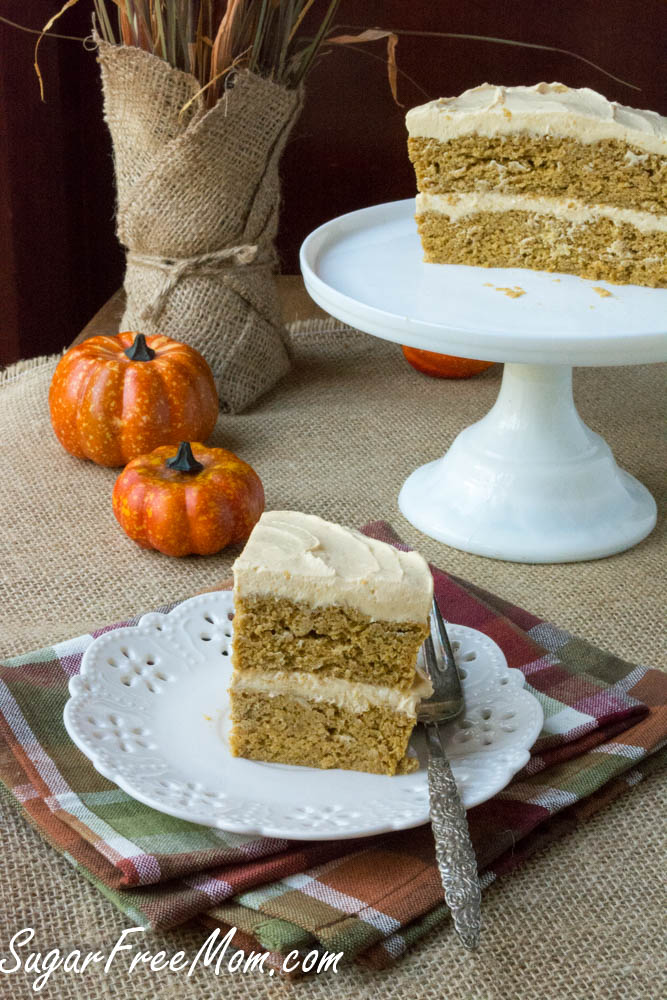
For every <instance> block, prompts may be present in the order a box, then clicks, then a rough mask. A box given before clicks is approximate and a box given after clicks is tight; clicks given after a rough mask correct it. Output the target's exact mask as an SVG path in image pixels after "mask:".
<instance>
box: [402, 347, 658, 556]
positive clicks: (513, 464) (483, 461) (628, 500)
mask: <svg viewBox="0 0 667 1000" xmlns="http://www.w3.org/2000/svg"><path fill="white" fill-rule="evenodd" d="M398 502H399V507H400V509H401V511H402V513H403V514H404V515H405V517H406V518H407V519H408V521H410V522H411V523H412V524H414V526H415V527H416V528H419V530H420V531H423V532H424V533H425V534H427V535H430V536H431V537H433V538H437V539H438V540H439V541H441V542H446V543H447V544H448V545H452V546H454V547H455V548H458V549H463V550H464V551H466V552H474V553H476V554H477V555H482V556H490V557H492V558H495V559H507V560H512V561H513V562H530V563H555V562H571V561H578V560H583V559H597V558H600V557H602V556H609V555H613V554H614V553H616V552H622V551H623V550H625V549H628V548H630V547H631V546H632V545H635V544H636V543H637V542H639V541H641V539H642V538H644V537H645V536H646V535H648V534H649V532H650V531H651V530H652V529H653V527H654V526H655V522H656V504H655V501H654V500H653V497H652V496H651V494H650V493H649V492H648V490H647V489H646V488H645V487H644V486H642V484H641V483H639V482H637V480H636V479H634V478H633V477H632V476H631V475H629V474H628V473H627V472H624V471H623V470H622V469H620V468H619V467H618V466H617V465H616V462H615V461H614V456H613V455H612V452H611V449H610V448H609V446H608V445H607V444H606V442H605V441H603V439H602V438H601V437H600V436H599V435H598V434H595V433H594V432H593V431H592V430H590V428H588V427H587V426H586V424H584V422H583V421H582V420H581V418H580V416H579V414H578V413H577V410H576V408H575V405H574V399H573V395H572V368H571V367H567V366H561V365H531V364H506V365H505V370H504V374H503V380H502V385H501V389H500V393H499V395H498V399H497V400H496V403H495V404H494V406H493V407H492V409H491V410H490V411H489V413H488V414H487V415H486V416H485V417H484V418H483V419H482V420H480V421H479V422H478V423H476V424H473V425H472V426H471V427H468V428H466V429H465V430H464V431H462V432H461V433H460V434H459V435H458V437H457V438H456V440H455V441H454V443H453V444H452V446H451V448H450V449H449V451H448V452H447V453H446V455H444V457H443V458H441V459H438V460H437V461H435V462H429V464H428V465H423V466H421V467H420V468H419V469H416V470H415V472H413V473H412V475H411V476H410V477H409V478H408V479H407V480H406V482H405V483H404V485H403V488H402V490H401V492H400V496H399V501H398Z"/></svg>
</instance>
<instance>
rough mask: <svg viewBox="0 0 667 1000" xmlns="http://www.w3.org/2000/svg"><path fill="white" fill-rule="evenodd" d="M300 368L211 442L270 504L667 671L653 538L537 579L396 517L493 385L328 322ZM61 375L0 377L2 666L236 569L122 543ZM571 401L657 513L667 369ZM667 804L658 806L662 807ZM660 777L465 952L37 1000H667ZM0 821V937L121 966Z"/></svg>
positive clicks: (94, 988) (621, 377)
mask: <svg viewBox="0 0 667 1000" xmlns="http://www.w3.org/2000/svg"><path fill="white" fill-rule="evenodd" d="M291 335H292V343H293V349H294V354H295V368H294V371H293V372H292V373H291V374H290V375H289V376H287V378H285V379H284V380H283V381H282V382H281V383H280V384H279V385H278V386H277V387H276V389H275V390H273V391H272V392H271V394H270V395H268V396H266V397H264V398H263V399H262V400H261V401H260V403H259V405H258V406H257V407H256V408H255V409H254V410H253V411H252V412H251V413H248V414H244V415H241V416H230V415H223V416H221V418H220V421H219V423H218V427H217V429H216V432H215V435H214V439H213V443H215V444H218V445H222V446H224V447H227V448H230V449H232V450H233V451H236V452H238V453H239V454H240V455H241V456H242V457H243V458H244V459H246V460H247V461H249V462H250V463H251V464H252V465H253V466H254V467H255V468H256V469H257V471H258V472H259V474H260V475H261V477H262V479H263V481H264V484H265V487H266V496H267V506H268V507H269V508H296V509H302V510H306V511H310V512H312V513H316V514H320V515H322V516H325V517H327V518H331V519H334V520H340V521H342V522H344V523H347V524H351V525H356V524H361V523H362V522H364V521H367V520H371V519H375V518H386V519H389V520H391V521H392V522H393V523H394V525H395V526H396V528H397V529H398V531H399V532H400V533H401V534H402V535H403V536H404V538H405V539H406V540H407V541H409V542H410V543H412V544H414V545H415V546H417V547H418V548H419V549H420V550H421V551H422V552H423V553H424V555H425V556H427V557H428V558H429V559H431V560H432V561H433V562H435V563H437V564H438V565H440V566H442V567H443V568H446V569H448V570H451V571H452V572H454V573H456V574H458V575H460V576H463V577H466V578H468V579H469V580H471V581H473V582H475V583H478V584H480V585H481V586H483V587H485V588H487V589H489V590H492V591H495V592H496V593H499V594H502V595H503V596H505V597H506V598H507V599H508V600H510V601H513V602H515V603H517V604H520V605H523V606H524V607H527V608H530V609H531V610H532V611H534V612H535V613H537V614H539V615H542V616H544V617H546V618H547V619H549V620H551V621H553V622H556V623H558V624H560V625H562V626H563V627H564V628H566V629H569V630H570V631H572V632H576V633H579V634H580V635H582V636H584V637H586V638H588V639H590V640H592V641H593V642H595V643H597V644H599V645H602V646H605V647H607V648H609V649H612V650H614V651H615V652H617V653H618V654H620V655H621V656H624V657H626V658H627V659H632V660H636V661H639V662H640V663H647V664H651V665H653V666H662V667H663V668H665V667H666V666H667V663H666V662H665V652H664V648H663V646H662V642H663V634H664V633H663V616H664V611H663V605H664V603H665V586H664V547H663V545H662V541H661V539H662V535H661V525H659V527H658V528H657V529H656V531H655V532H654V533H653V534H652V535H651V536H650V537H649V538H648V539H646V540H645V541H644V542H643V543H641V544H640V545H638V546H636V547H635V548H633V549H631V550H630V551H629V552H625V553H622V554H621V555H618V556H614V557H612V558H609V559H605V560H599V561H596V562H590V563H577V564H566V565H559V566H526V565H520V564H511V563H503V562H497V561H492V560H487V559H482V558H479V557H477V556H472V555H469V554H466V553H463V552H458V551H456V550H454V549H450V548H448V547H447V546H445V545H442V544H440V543H437V542H435V541H432V540H430V539H427V538H425V537H424V536H423V535H421V534H420V533H419V532H417V531H416V530H415V529H413V528H412V526H411V525H409V524H408V523H407V522H406V521H405V520H404V519H403V518H402V517H401V515H400V514H399V513H398V510H397V507H396V496H397V492H398V489H399V487H400V484H401V483H402V481H403V480H404V478H405V477H406V476H407V474H408V473H409V472H410V471H411V470H412V469H413V468H414V467H415V466H416V465H417V464H419V463H422V462H424V461H427V460H429V459H431V458H433V457H435V456H436V455H437V454H439V453H441V452H442V451H444V450H445V448H446V447H447V446H448V445H449V444H450V443H451V441H452V439H453V438H454V436H455V435H456V433H457V432H458V431H459V430H460V429H461V428H462V427H463V426H465V425H466V424H468V423H470V422H472V421H474V420H476V419H478V418H479V417H481V416H482V415H483V414H484V413H485V412H486V411H487V410H488V408H489V407H490V405H491V404H492V402H493V400H494V398H495V395H496V393H497V390H498V384H499V379H500V368H499V367H495V368H493V369H491V370H490V371H489V372H487V373H485V374H484V375H482V376H480V377H477V378H475V379H473V380H470V381H463V382H442V381H439V380H435V379H428V378H425V377H423V376H420V375H419V374H417V373H416V372H414V371H413V370H412V369H410V368H408V366H407V365H406V364H405V362H404V360H403V358H402V355H401V353H400V349H399V348H398V347H397V346H396V345H393V344H386V343H384V342H382V341H378V340H374V339H373V338H371V337H367V336H365V335H363V334H358V333H355V332H352V331H344V330H340V328H338V327H337V326H336V325H335V324H330V325H329V328H328V329H327V328H325V327H323V324H321V323H320V324H319V326H318V327H317V329H313V325H312V324H296V325H295V326H293V328H292V331H291ZM54 365H55V361H54V360H42V361H40V362H36V363H28V364H25V363H24V364H23V365H20V366H17V367H15V368H14V369H10V370H8V371H7V372H5V373H4V374H3V375H2V376H0V379H1V381H2V384H1V386H0V455H1V457H2V475H1V476H0V517H1V521H0V607H1V608H2V613H1V615H0V656H7V655H10V654H13V653H18V652H21V651H24V650H27V649H30V648H35V647H38V646H41V645H45V644H46V643H49V642H54V641H56V640H58V639H63V638H66V637H67V636H71V635H75V634H77V633H80V632H84V631H87V630H89V629H90V628H93V627H95V626H99V625H101V624H103V623H105V622H107V621H115V620H118V619H120V618H122V617H124V616H126V615H130V614H133V613H135V612H137V611H140V610H148V609H150V608H151V607H153V606H156V605H159V604H162V603H164V602H166V601H172V600H177V599H179V598H183V597H186V596H188V595H190V594H192V593H194V592H195V591H197V590H200V589H202V588H204V587H207V586H210V585H212V584H213V583H215V581H216V580H218V579H220V578H222V577H224V576H225V575H226V573H227V571H228V569H229V566H230V564H231V562H232V560H233V558H234V556H235V554H236V552H235V551H229V552H228V553H223V554H221V555H220V556H216V557H212V558H208V559H196V558H192V559H185V560H175V559H168V558H166V557H164V556H161V555H158V554H156V553H150V552H144V551H142V550H140V549H138V548H137V547H136V546H135V545H134V544H133V543H132V542H130V541H129V540H128V539H127V538H125V537H124V536H123V535H122V533H121V532H120V529H119V528H118V526H117V524H116V522H115V520H114V518H113V514H112V512H111V504H110V495H111V489H112V485H113V482H114V478H115V473H114V471H113V470H109V469H102V468H98V467H95V466H92V465H91V464H89V463H81V462H78V461H77V460H75V459H73V458H71V457H70V456H68V455H67V454H65V452H63V451H62V449H61V448H60V446H59V445H58V444H57V442H56V440H55V438H54V437H53V435H52V433H51V430H50V426H49V421H48V411H47V405H46V395H47V389H48V384H49V381H50V378H51V375H52V372H53V369H54ZM575 395H576V400H577V405H578V407H579V410H580V413H581V415H582V417H583V418H584V420H586V422H587V423H588V424H589V425H590V426H591V427H592V428H593V429H594V430H598V431H599V432H600V433H602V434H603V436H604V437H605V438H606V440H607V441H608V442H609V443H610V445H611V446H612V448H613V450H614V453H615V455H616V458H617V460H618V461H619V463H620V464H621V465H623V466H624V467H625V468H627V469H628V470H629V471H630V472H631V473H633V474H634V475H636V476H637V477H638V478H639V479H640V480H641V481H642V482H644V483H645V484H646V485H647V486H648V488H649V489H650V490H651V491H652V492H653V494H654V495H655V496H659V494H660V491H661V488H662V479H663V470H664V465H665V447H664V439H663V434H662V428H663V426H664V402H663V401H664V369H661V368H660V367H659V366H637V367H633V368H606V369H603V368H593V369H580V370H578V371H577V372H576V375H575ZM661 800H662V801H661ZM661 815H662V816H664V781H663V780H662V776H661V775H653V776H652V777H650V778H648V779H647V780H646V783H645V785H644V786H643V787H640V788H639V789H637V790H635V791H633V792H632V793H630V794H629V795H627V796H625V797H623V798H622V799H621V800H619V801H617V802H616V803H615V804H614V805H612V806H611V807H609V808H608V809H606V810H604V811H603V812H602V813H600V814H598V815H597V816H595V817H594V818H593V819H592V820H591V821H590V822H589V823H587V824H585V825H584V826H582V827H581V828H580V829H578V830H577V831H575V832H574V833H572V834H571V835H569V836H567V837H566V838H565V839H564V840H562V841H561V842H559V843H558V844H556V845H555V846H551V847H550V848H549V849H548V850H546V851H545V852H543V853H541V854H538V855H537V856H535V857H534V858H533V859H532V860H531V861H529V862H528V863H527V864H526V865H525V866H524V867H523V868H521V869H520V870H519V871H518V872H516V873H515V874H513V875H512V876H511V877H509V878H506V879H504V880H500V881H499V882H498V883H497V884H496V885H495V886H493V887H491V888H490V889H489V890H488V891H487V893H486V894H485V897H484V917H485V925H484V939H483V947H482V949H481V951H480V952H479V953H476V954H470V953H467V952H465V951H464V950H463V949H462V948H461V947H460V945H459V944H458V942H457V941H456V939H455V938H454V936H453V935H452V932H451V929H450V928H449V927H446V928H444V929H441V930H439V931H437V932H435V933H434V934H433V935H432V936H431V937H430V938H429V939H427V940H426V941H425V942H424V943H422V944H420V945H419V946H418V947H416V948H415V949H413V951H412V952H411V953H410V954H408V956H407V957H406V958H405V959H403V961H401V962H400V963H398V965H397V966H396V967H395V968H392V969H390V970H388V971H386V972H382V973H371V972H365V971H363V970H360V969H359V968H357V967H350V968H344V969H342V970H341V971H340V972H339V973H338V974H337V975H331V974H327V975H325V976H322V977H320V978H318V979H310V980H307V981H303V982H300V983H297V984H295V985H290V984H288V983H283V982H281V981H278V980H277V979H270V978H269V977H268V976H265V977H262V976H261V975H259V974H253V973H250V974H248V975H243V974H239V973H237V974H229V973H223V974H222V975H221V977H220V978H219V979H216V977H215V975H214V973H213V971H212V970H210V969H209V970H206V969H199V970H197V972H196V973H195V974H194V975H193V976H192V977H191V978H184V977H183V976H182V975H171V976H169V975H167V974H164V973H163V974H160V975H156V974H154V973H153V974H151V973H150V972H148V971H146V970H145V969H144V968H139V969H138V970H137V971H135V972H134V973H133V975H132V978H131V979H130V978H128V976H127V972H126V966H125V965H124V964H123V963H122V962H119V963H117V964H116V965H115V966H114V967H113V968H112V970H111V972H110V973H109V974H108V975H106V976H105V975H104V974H102V973H101V972H100V971H99V968H98V967H93V968H92V969H90V970H88V971H87V972H86V973H85V974H84V975H82V976H75V975H67V974H62V973H59V974H56V975H54V976H53V979H52V985H50V986H48V987H47V988H46V989H45V990H44V991H43V992H42V993H41V994H40V995H41V996H48V997H57V998H58V1000H73V998H75V997H76V998H77V1000H81V998H86V1000H88V998H90V1000H98V998H103V997H109V998H112V997H113V998H121V1000H125V998H132V1000H134V998H136V1000H144V998H146V1000H153V998H154V997H156V996H159V997H160V998H169V1000H171V998H174V1000H176V998H179V1000H180V998H190V997H193V998H201V1000H209V998H211V1000H212V998H214V997H215V998H219V997H221V996H224V997H240V998H248V1000H259V998H263V997H276V996H288V995H290V996H292V997H294V998H295V1000H300V998H302V997H303V998H305V997H309V998H311V997H312V998H313V1000H324V998H333V997H335V998H336V1000H352V998H368V1000H371V998H377V1000H379V998H382V1000H394V998H396V1000H399V998H400V1000H412V998H416V997H417V998H422V997H423V998H425V1000H427V998H428V1000H441V998H444V997H448V998H456V1000H496V998H498V1000H500V998H502V1000H505V998H513V1000H514V998H516V1000H524V998H525V1000H529V998H530V1000H533V998H534V1000H537V998H540V1000H551V998H553V1000H556V998H558V1000H570V998H575V997H576V998H591V1000H607V998H609V1000H611V998H614V1000H615V998H627V1000H635V998H636V1000H639V998H650V1000H653V998H656V1000H657V998H659V997H661V996H663V995H665V992H667V979H666V972H665V963H664V954H663V931H662V927H663V907H664V899H663V897H662V889H661V876H660V872H661V868H662V863H663V861H662V855H661V853H660V851H661V848H664V823H661V821H660V816H661ZM0 816H1V823H2V872H1V874H0V903H1V906H2V911H1V912H2V941H1V943H0V952H2V953H4V952H6V948H7V941H8V939H9V937H10V935H11V934H12V933H14V932H15V931H16V930H19V929H20V928H22V927H28V926H29V927H33V928H34V929H35V931H36V938H35V941H34V942H33V944H32V946H31V947H32V948H34V949H35V950H41V951H43V952H45V951H48V950H49V949H50V948H54V947H60V948H61V949H63V950H64V951H69V950H71V949H73V948H80V949H81V950H82V951H84V952H85V951H88V950H92V951H94V950H99V949H105V950H106V949H110V948H111V946H112V945H113V943H114V942H115V941H116V940H117V938H118V935H119V934H120V932H121V930H122V929H123V927H125V926H127V924H126V922H125V920H124V918H123V917H122V916H121V915H120V914H119V913H118V912H117V911H116V910H115V909H114V907H113V906H111V905H110V904H109V903H107V902H106V901H105V900H104V898H103V897H102V896H101V895H100V894H99V893H98V892H97V891H96V890H95V889H94V888H92V887H91V886H89V885H88V884H86V883H85V882H84V881H83V880H82V879H81V878H80V877H78V876H77V875H76V874H75V873H74V872H73V871H72V870H71V869H70V867H69V866H68V864H67V862H66V861H65V860H64V859H63V858H61V857H59V856H56V855H55V853H54V852H53V851H52V850H51V849H50V848H48V847H47V846H46V845H45V844H44V843H43V842H42V840H41V838H40V837H39V836H38V835H37V834H36V833H35V832H34V831H33V830H31V829H30V828H29V827H28V826H27V825H26V824H25V822H24V821H23V820H22V819H19V818H18V817H17V815H16V813H15V811H14V808H13V807H12V806H11V805H10V804H9V803H8V801H7V800H6V798H5V797H4V796H3V798H2V799H1V800H0ZM202 942H203V936H202V933H201V930H200V929H197V930H196V931H195V932H193V931H188V930H183V931H179V932H177V933H171V934H168V935H158V934H152V935H149V934H146V935H144V936H142V937H141V944H142V947H144V948H147V949H149V950H151V951H152V952H156V951H158V950H159V949H160V948H164V949H166V950H167V952H168V953H169V954H172V953H173V952H175V951H177V950H178V949H181V948H183V949H186V950H187V951H188V952H190V953H193V952H195V951H196V950H198V948H199V947H200V946H201V944H202ZM31 995H34V994H33V993H32V991H31V989H30V978H29V977H25V978H21V976H0V996H2V997H5V996H6V997H10V996H11V997H23V996H25V997H28V996H31Z"/></svg>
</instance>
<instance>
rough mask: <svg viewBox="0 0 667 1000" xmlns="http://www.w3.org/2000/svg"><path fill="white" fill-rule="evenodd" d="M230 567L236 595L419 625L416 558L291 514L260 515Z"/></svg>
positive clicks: (423, 609)
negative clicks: (331, 606) (335, 608)
mask: <svg viewBox="0 0 667 1000" xmlns="http://www.w3.org/2000/svg"><path fill="white" fill-rule="evenodd" d="M232 569H233V573H234V592H235V594H238V595H239V596H251V595H256V596H258V595H264V594H266V595H271V596H275V597H286V598H287V599H288V600H291V601H302V602H305V603H307V604H310V605H311V606H314V607H323V606H326V605H329V604H342V605H345V606H347V607H350V608H353V609H355V610H357V611H360V612H361V613H362V614H365V615H369V616H370V617H371V618H373V619H376V620H382V619H384V620H386V621H415V622H425V621H426V620H427V618H428V613H429V610H430V607H431V600H432V597H433V578H432V576H431V572H430V570H429V568H428V564H427V562H426V560H425V559H424V558H423V557H422V556H420V555H419V553H417V552H401V551H399V550H398V549H395V548H394V547H393V545H387V544H386V542H379V541H377V539H375V538H367V537H366V535H362V534H360V532H358V531H353V530H352V529H351V528H345V527H343V526H342V525H340V524H333V523H332V522H330V521H324V520H323V519H322V518H321V517H317V516H315V515H314V514H301V513H299V512H298V511H293V510H271V511H265V512H264V513H263V514H262V516H261V518H260V519H259V521H258V522H257V524H256V525H255V527H254V528H253V530H252V534H251V535H250V538H249V539H248V541H247V543H246V546H245V548H244V550H243V552H242V553H241V555H240V556H239V557H238V559H237V560H236V562H235V563H234V566H233V567H232Z"/></svg>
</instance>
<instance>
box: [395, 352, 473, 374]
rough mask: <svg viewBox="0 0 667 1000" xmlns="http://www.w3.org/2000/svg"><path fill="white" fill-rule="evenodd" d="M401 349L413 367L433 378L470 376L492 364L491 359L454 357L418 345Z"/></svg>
mask: <svg viewBox="0 0 667 1000" xmlns="http://www.w3.org/2000/svg"><path fill="white" fill-rule="evenodd" d="M402 350H403V354H404V355H405V359H406V361H408V362H409V363H410V364H411V365H412V367H413V368H416V369H417V371H418V372H421V373H422V374H423V375H433V376H434V377H435V378H470V376H471V375H478V374H479V373H480V372H483V371H486V369H487V368H490V367H491V365H492V364H493V361H473V360H472V358H456V357H454V355H452V354H438V353H437V351H422V350H420V348H418V347H403V348H402Z"/></svg>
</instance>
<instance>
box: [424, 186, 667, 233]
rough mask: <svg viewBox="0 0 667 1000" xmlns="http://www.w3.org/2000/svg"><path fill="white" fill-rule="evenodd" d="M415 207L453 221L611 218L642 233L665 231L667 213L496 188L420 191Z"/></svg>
mask: <svg viewBox="0 0 667 1000" xmlns="http://www.w3.org/2000/svg"><path fill="white" fill-rule="evenodd" d="M416 210H417V215H422V214H423V213H425V212H439V213H440V214H441V215H447V216H449V218H450V219H451V220H452V222H456V221H458V220H459V219H463V218H465V217H466V216H468V215H474V214H475V213H476V212H512V211H517V212H533V213H535V214H537V215H552V216H555V217H556V218H559V219H563V220H564V221H565V222H572V223H575V225H576V224H578V223H586V222H591V220H593V219H611V221H612V222H615V223H617V224H620V223H623V222H626V223H628V224H629V225H631V226H634V227H635V228H636V229H638V230H639V231H640V232H643V233H651V232H662V233H667V216H664V215H654V214H653V213H652V212H641V211H638V210H637V209H634V208H618V207H616V206H615V205H587V204H585V203H584V202H581V201H578V200H577V199H576V198H544V197H534V196H532V195H525V194H521V195H514V194H505V193H502V192H498V191H484V192H471V193H468V194H444V195H443V194H424V193H420V194H418V195H417V198H416Z"/></svg>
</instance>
